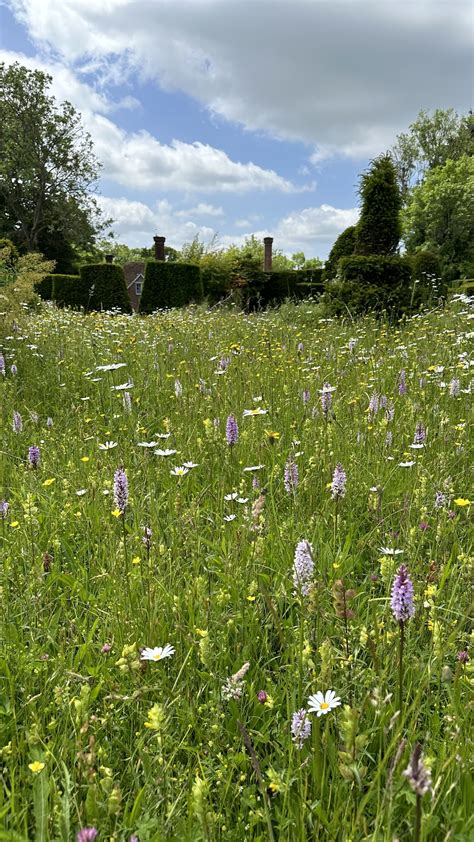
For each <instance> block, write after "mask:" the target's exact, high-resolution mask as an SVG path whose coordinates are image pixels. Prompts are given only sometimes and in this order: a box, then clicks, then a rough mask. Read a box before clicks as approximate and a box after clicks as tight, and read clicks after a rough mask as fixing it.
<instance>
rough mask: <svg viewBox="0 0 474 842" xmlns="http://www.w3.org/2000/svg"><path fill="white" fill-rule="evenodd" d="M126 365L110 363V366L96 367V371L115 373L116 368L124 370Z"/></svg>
mask: <svg viewBox="0 0 474 842" xmlns="http://www.w3.org/2000/svg"><path fill="white" fill-rule="evenodd" d="M126 365H127V363H111V364H110V365H98V366H97V367H96V371H117V369H118V368H125V366H126Z"/></svg>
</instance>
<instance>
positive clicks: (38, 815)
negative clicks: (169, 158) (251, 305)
mask: <svg viewBox="0 0 474 842" xmlns="http://www.w3.org/2000/svg"><path fill="white" fill-rule="evenodd" d="M473 319H474V310H473V307H472V299H471V300H469V299H467V298H464V297H462V296H460V297H458V299H457V300H453V301H451V302H450V303H449V304H448V305H447V306H446V307H445V308H444V309H442V308H440V309H437V310H434V311H432V312H430V313H427V314H424V315H417V316H415V317H413V318H410V319H407V320H405V321H404V322H403V323H399V324H398V325H396V326H390V325H388V324H384V323H382V322H377V321H376V320H375V319H372V318H371V317H365V318H363V319H360V320H358V321H355V322H351V321H350V320H347V321H346V322H340V321H336V320H328V319H323V318H321V314H320V311H319V310H318V307H317V305H315V304H312V303H310V302H303V303H300V304H299V305H295V304H285V305H284V306H282V307H281V308H280V309H278V310H275V311H268V312H266V313H255V314H252V315H245V314H242V313H240V312H238V311H234V310H220V311H218V310H214V311H212V312H206V311H205V310H204V308H198V309H193V308H189V309H186V310H182V311H169V312H167V313H158V314H156V315H154V316H149V317H145V318H143V317H138V316H120V315H111V314H106V313H95V314H94V313H91V314H88V315H83V314H80V313H74V312H72V311H68V310H58V309H55V308H53V307H49V306H47V305H43V306H42V308H39V309H38V311H37V312H35V313H28V312H25V313H24V314H22V315H21V317H20V318H19V319H18V322H17V323H16V324H15V325H14V326H13V328H12V329H11V330H10V331H9V332H8V335H7V336H6V337H5V338H4V340H3V348H2V349H1V350H3V357H4V369H3V372H2V374H0V391H1V414H2V430H3V432H2V448H1V451H2V454H1V472H2V485H1V491H0V499H1V500H2V502H1V503H0V535H1V538H0V540H1V569H0V574H1V583H0V584H1V618H0V644H1V651H0V840H11V842H26V840H33V839H34V840H38V842H45V840H54V842H56V840H61V842H70V840H74V839H75V838H77V840H78V842H87V841H88V840H93V839H95V838H97V840H111V839H113V840H117V842H122V841H123V840H125V842H129V840H132V842H134V840H136V839H139V840H140V842H161V840H190V841H191V840H193V842H194V840H206V842H207V840H228V842H242V840H289V842H293V841H294V842H300V840H319V839H321V840H328V842H335V841H336V842H337V840H340V842H363V841H364V842H369V840H370V842H395V840H400V842H404V840H411V839H414V840H430V841H431V842H436V841H437V840H452V841H453V842H454V841H456V842H468V840H469V839H472V834H473V832H474V821H473V819H472V802H471V788H470V778H469V766H468V763H469V756H470V754H471V752H472V743H471V742H470V724H472V716H471V714H472V672H471V661H470V660H469V657H470V654H469V653H470V651H472V633H471V625H470V585H471V582H472V530H471V529H470V525H469V512H470V503H469V501H470V495H471V498H472V488H469V479H470V473H469V469H470V466H471V465H472V450H471V452H470V438H469V422H470V413H471V402H472V365H473V361H472V359H471V358H470V354H472V340H473V336H474V330H473ZM400 568H401V572H400ZM411 586H412V588H413V591H412V590H411ZM328 691H333V692H332V694H329V695H328Z"/></svg>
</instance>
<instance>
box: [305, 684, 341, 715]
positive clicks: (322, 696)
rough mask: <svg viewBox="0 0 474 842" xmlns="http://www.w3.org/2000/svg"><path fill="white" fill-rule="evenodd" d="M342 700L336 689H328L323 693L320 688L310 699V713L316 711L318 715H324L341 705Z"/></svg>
mask: <svg viewBox="0 0 474 842" xmlns="http://www.w3.org/2000/svg"><path fill="white" fill-rule="evenodd" d="M340 704H341V700H340V698H339V696H336V694H335V692H334V690H327V691H326V693H321V690H319V691H318V692H317V693H315V694H314V696H310V697H309V699H308V711H309V713H315V714H316V716H323V715H324V714H326V713H329V711H330V710H333V709H334V708H337V707H339V705H340Z"/></svg>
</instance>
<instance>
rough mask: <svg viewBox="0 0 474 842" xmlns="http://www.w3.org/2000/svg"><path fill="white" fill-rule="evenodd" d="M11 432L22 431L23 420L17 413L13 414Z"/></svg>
mask: <svg viewBox="0 0 474 842" xmlns="http://www.w3.org/2000/svg"><path fill="white" fill-rule="evenodd" d="M12 426H13V432H14V433H21V431H22V430H23V419H22V417H21V415H20V413H19V412H14V413H13V425H12Z"/></svg>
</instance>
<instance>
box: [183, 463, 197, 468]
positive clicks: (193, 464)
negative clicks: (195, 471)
mask: <svg viewBox="0 0 474 842" xmlns="http://www.w3.org/2000/svg"><path fill="white" fill-rule="evenodd" d="M198 467H199V464H198V462H183V468H198Z"/></svg>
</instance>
